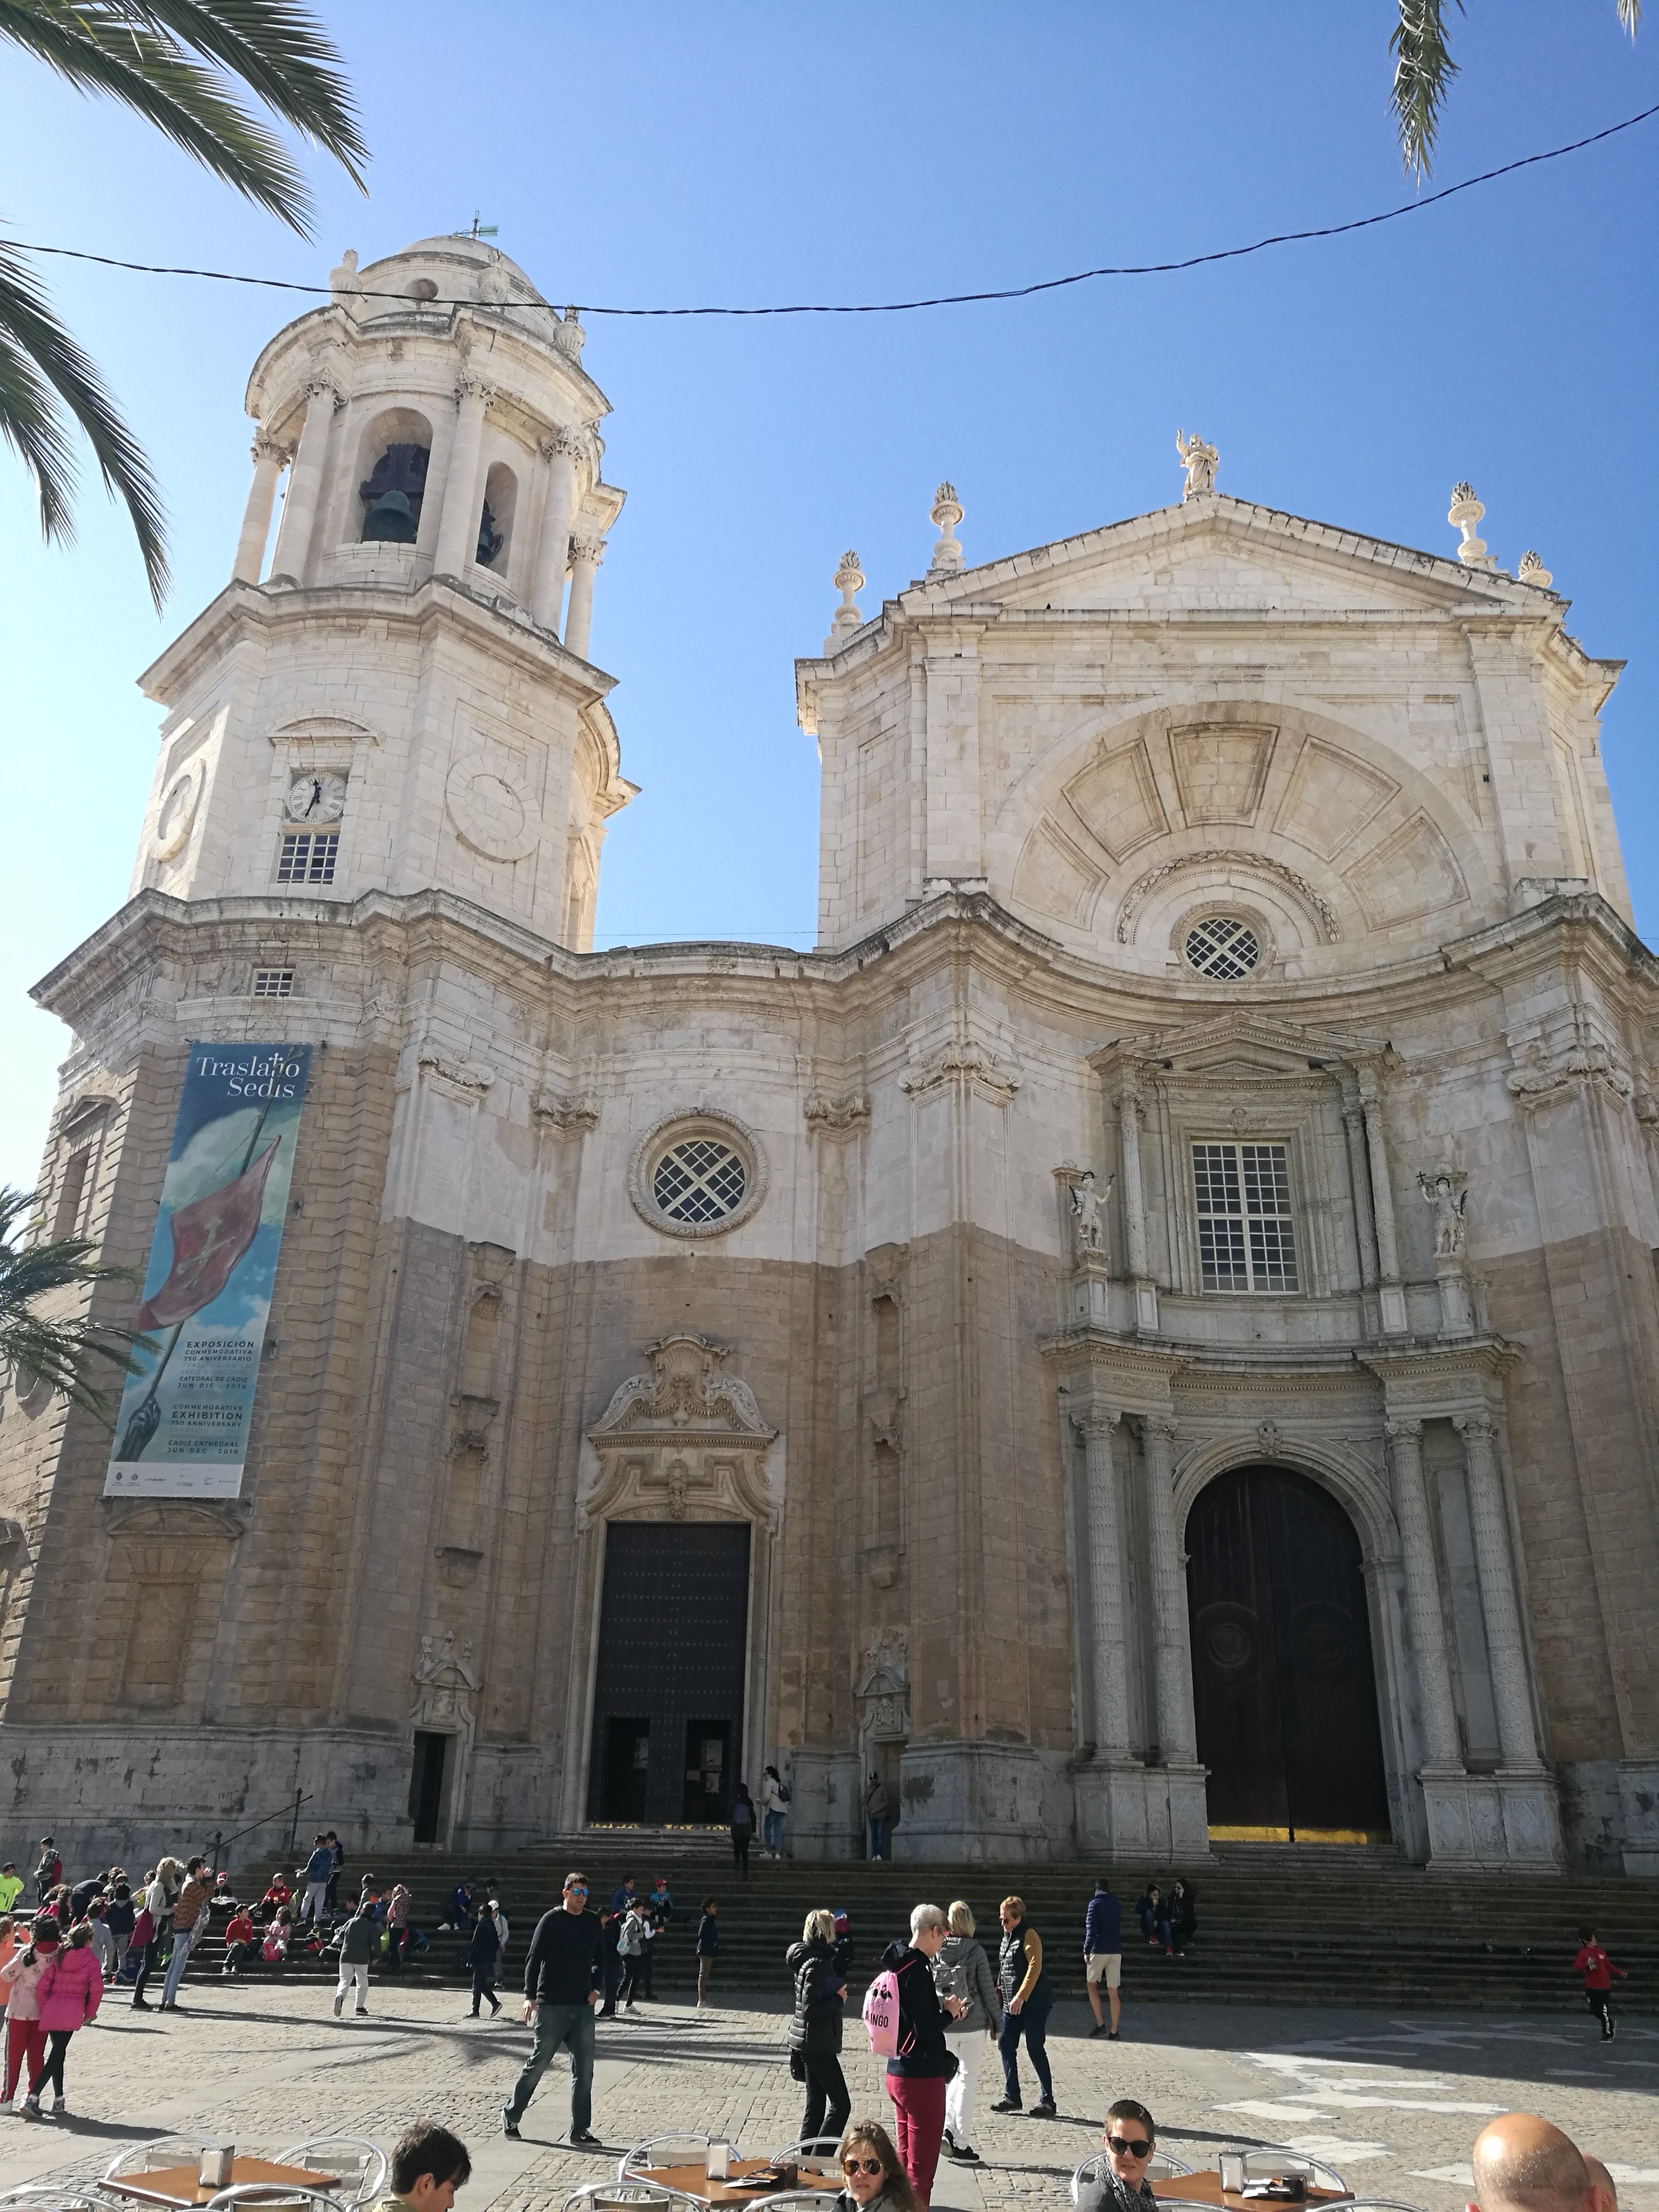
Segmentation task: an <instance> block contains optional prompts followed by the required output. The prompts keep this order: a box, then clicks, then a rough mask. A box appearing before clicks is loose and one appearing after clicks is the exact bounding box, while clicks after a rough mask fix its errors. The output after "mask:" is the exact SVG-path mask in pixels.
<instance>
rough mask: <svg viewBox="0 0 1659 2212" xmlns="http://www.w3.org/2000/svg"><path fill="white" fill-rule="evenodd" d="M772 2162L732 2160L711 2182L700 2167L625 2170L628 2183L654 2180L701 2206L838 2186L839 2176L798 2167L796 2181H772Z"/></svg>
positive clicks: (748, 2201) (755, 2200)
mask: <svg viewBox="0 0 1659 2212" xmlns="http://www.w3.org/2000/svg"><path fill="white" fill-rule="evenodd" d="M761 2173H765V2174H770V2175H771V2176H772V2177H773V2179H770V2180H769V2181H750V2182H748V2183H747V2185H745V2176H747V2175H750V2174H761ZM776 2175H777V2166H776V2162H775V2160H772V2159H769V2158H734V2159H733V2160H732V2171H731V2172H730V2174H729V2175H728V2176H727V2178H726V2179H725V2180H724V2181H714V2180H711V2179H709V2177H708V2174H707V2173H706V2172H704V2170H703V2168H702V2166H630V2167H629V2171H628V2176H627V2179H628V2180H629V2181H654V2182H657V2183H659V2185H661V2186H662V2187H663V2188H665V2189H678V2190H679V2191H681V2192H682V2193H683V2194H684V2196H687V2197H701V2198H702V2201H703V2203H705V2204H755V2203H759V2201H760V2199H761V2198H762V2197H775V2196H777V2195H779V2194H780V2193H781V2191H783V2190H784V2189H785V2188H786V2187H788V2188H794V2189H822V2190H825V2191H829V2194H830V2195H832V2196H833V2195H834V2193H835V2191H836V2190H838V2189H839V2188H840V2187H841V2176H840V2174H839V2173H816V2172H812V2171H811V2169H810V2168H808V2167H806V2166H802V2167H801V2168H800V2169H799V2174H798V2177H797V2179H795V2180H794V2181H793V2182H792V2183H785V2182H781V2181H780V2180H778V2179H776Z"/></svg>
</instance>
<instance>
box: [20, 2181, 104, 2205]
mask: <svg viewBox="0 0 1659 2212" xmlns="http://www.w3.org/2000/svg"><path fill="white" fill-rule="evenodd" d="M95 2186H96V2185H94V2194H92V2195H90V2196H89V2195H88V2193H87V2191H85V2190H84V2189H74V2188H71V2187H70V2185H68V2184H67V2183H66V2182H62V2181H26V2182H24V2183H23V2184H22V2185H21V2187H20V2188H17V2189H8V2190H6V2191H3V2192H0V2204H6V2205H13V2204H15V2205H16V2206H17V2207H18V2212H111V2207H112V2204H113V2203H114V2202H115V2200H114V2199H113V2198H112V2197H100V2196H99V2195H97V2194H96V2193H95Z"/></svg>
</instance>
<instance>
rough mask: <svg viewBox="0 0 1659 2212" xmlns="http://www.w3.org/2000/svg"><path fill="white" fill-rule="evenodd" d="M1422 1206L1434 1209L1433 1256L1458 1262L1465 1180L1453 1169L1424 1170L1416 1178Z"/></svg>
mask: <svg viewBox="0 0 1659 2212" xmlns="http://www.w3.org/2000/svg"><path fill="white" fill-rule="evenodd" d="M1417 1181H1418V1187H1419V1189H1420V1190H1421V1191H1422V1193H1423V1199H1424V1202H1425V1205H1428V1206H1432V1207H1433V1208H1434V1256H1435V1258H1436V1259H1437V1260H1461V1259H1462V1256H1463V1237H1464V1221H1463V1209H1464V1207H1465V1206H1467V1205H1468V1200H1469V1194H1468V1178H1467V1176H1462V1175H1460V1174H1459V1173H1458V1172H1457V1171H1456V1170H1455V1169H1453V1168H1436V1169H1433V1170H1425V1171H1423V1172H1422V1173H1420V1174H1419V1176H1418V1178H1417Z"/></svg>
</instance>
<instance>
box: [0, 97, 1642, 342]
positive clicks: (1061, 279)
mask: <svg viewBox="0 0 1659 2212" xmlns="http://www.w3.org/2000/svg"><path fill="white" fill-rule="evenodd" d="M1656 115H1659V104H1656V105H1655V106H1652V107H1644V109H1643V110H1642V112H1641V113H1640V114H1639V115H1629V116H1626V118H1625V120H1624V121H1623V122H1622V123H1610V124H1609V125H1607V129H1606V130H1605V131H1592V132H1591V133H1590V135H1589V137H1588V138H1575V139H1573V140H1572V142H1571V144H1569V145H1565V146H1552V147H1550V148H1549V149H1548V150H1547V152H1545V153H1541V154H1523V155H1521V156H1520V157H1519V158H1518V159H1517V160H1516V161H1505V162H1504V163H1502V164H1501V165H1500V166H1499V167H1498V168H1495V169H1483V170H1482V171H1481V172H1480V175H1479V176H1475V177H1465V178H1463V179H1462V181H1461V182H1459V183H1457V184H1455V185H1443V187H1442V188H1441V190H1440V191H1437V192H1427V193H1425V194H1424V195H1423V196H1422V197H1420V198H1418V199H1412V200H1406V201H1403V202H1402V203H1401V205H1400V206H1398V207H1392V208H1384V209H1383V210H1382V212H1381V213H1380V214H1377V215H1362V216H1355V217H1353V219H1352V221H1351V222H1331V223H1323V224H1321V225H1320V226H1318V227H1317V228H1314V229H1310V230H1282V231H1276V232H1275V233H1274V234H1273V235H1272V236H1271V237H1269V238H1258V239H1254V240H1251V242H1250V243H1249V245H1248V246H1220V247H1218V248H1217V249H1216V250H1215V251H1214V252H1211V253H1192V254H1188V255H1187V256H1186V258H1184V259H1182V260H1179V261H1143V262H1133V263H1126V264H1120V265H1117V266H1115V267H1103V268H1099V269H1079V270H1076V271H1075V272H1074V273H1073V275H1071V276H1045V277H1042V278H1039V279H1038V280H1037V281H1036V282H1035V283H1030V284H1011V285H1007V286H1005V287H1004V288H1002V289H1000V290H997V291H989V292H944V293H940V294H939V295H936V296H934V297H933V298H929V299H922V300H878V301H859V302H854V301H847V302H838V303H825V302H812V301H802V302H799V303H794V304H788V305H779V306H775V307H604V306H600V305H599V304H598V303H596V302H594V301H574V302H573V303H572V304H573V305H574V308H575V311H576V313H578V314H580V315H620V316H629V317H653V318H657V317H673V316H688V315H732V316H738V315H908V314H913V313H916V312H917V311H918V310H919V309H921V308H924V307H980V306H983V305H986V304H988V303H990V302H992V301H999V300H1029V299H1031V298H1034V297H1035V296H1036V294H1038V293H1040V292H1059V291H1063V290H1065V289H1066V287H1067V286H1069V285H1073V284H1088V283H1093V282H1094V281H1095V280H1096V279H1097V278H1098V277H1103V276H1176V275H1178V274H1179V273H1180V272H1181V271H1182V270H1188V269H1203V268H1206V267H1208V266H1209V265H1210V264H1212V263H1215V262H1218V261H1242V260H1243V259H1244V258H1245V257H1246V256H1247V255H1249V254H1252V253H1264V252H1266V251H1267V248H1268V247H1269V246H1297V245H1301V244H1303V243H1304V242H1306V241H1308V240H1312V239H1318V238H1342V237H1346V235H1347V234H1348V233H1350V232H1351V231H1356V230H1370V229H1372V228H1375V226H1376V224H1378V223H1383V222H1398V220H1399V219H1400V217H1401V216H1407V215H1419V214H1421V213H1422V211H1423V210H1424V209H1425V208H1431V207H1435V206H1437V204H1439V203H1440V202H1441V201H1443V200H1449V199H1453V198H1455V197H1456V195H1457V194H1458V193H1459V192H1468V191H1474V188H1475V186H1476V185H1490V184H1492V183H1494V182H1495V181H1496V180H1497V179H1498V178H1499V177H1508V176H1513V175H1514V173H1516V170H1517V169H1530V168H1534V167H1537V165H1538V164H1539V163H1540V162H1541V161H1559V160H1561V158H1562V156H1563V155H1567V154H1580V153H1583V150H1584V149H1585V148H1586V147H1587V146H1599V145H1600V144H1601V143H1602V141H1603V140H1604V139H1607V138H1616V137H1618V136H1619V134H1620V131H1633V130H1634V129H1635V128H1636V126H1637V125H1638V123H1647V122H1650V121H1651V120H1652V118H1654V117H1655V116H1656ZM455 235H456V236H458V237H462V238H464V237H465V236H466V235H467V234H466V233H465V231H461V232H457V233H456V234H455ZM0 242H3V243H4V244H6V245H8V246H15V247H16V248H17V249H18V250H19V251H20V252H27V253H41V254H51V255H53V256H55V257H56V258H58V259H60V260H64V261H89V262H92V263H94V264H96V265H97V266H98V267H100V268H102V269H125V270H130V271H131V273H132V274H134V275H136V276H201V277H206V278H208V279H209V280H210V281H211V282H212V283H218V284H252V285H257V286H258V287H259V288H260V289H262V290H264V291H268V292H299V293H303V294H305V295H307V296H310V297H313V298H318V299H327V298H331V297H332V296H333V288H332V287H331V285H327V284H301V283H295V282H293V281H291V280H290V279H289V278H286V277H282V276H245V275H242V274H240V273H239V272H237V271H235V270H228V269H194V268H187V267H178V266H174V265H172V264H163V263H156V262H149V261H123V260H121V259H119V258H117V257H116V256H115V255H114V254H110V253H91V252H87V251H85V250H84V249H83V248H82V247H79V246H36V245H32V244H30V243H29V242H28V241H27V240H24V239H18V238H13V239H7V240H3V241H0ZM347 296H349V297H350V298H353V299H360V300H395V301H398V302H399V303H400V304H401V305H403V306H404V307H407V306H409V304H410V299H409V295H408V294H407V293H406V292H380V291H371V290H369V289H368V288H367V287H365V286H359V285H354V286H353V287H352V288H351V289H350V292H349V295H347ZM478 304H479V302H478V301H477V300H473V299H468V300H459V299H458V300H444V299H437V298H434V299H430V300H422V301H421V302H420V305H421V306H422V307H477V306H478ZM489 304H490V305H493V306H501V307H527V306H538V305H539V306H544V307H545V306H547V305H549V304H550V303H549V302H547V301H492V302H489Z"/></svg>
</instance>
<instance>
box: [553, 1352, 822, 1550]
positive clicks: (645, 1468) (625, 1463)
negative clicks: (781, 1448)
mask: <svg viewBox="0 0 1659 2212" xmlns="http://www.w3.org/2000/svg"><path fill="white" fill-rule="evenodd" d="M646 1354H647V1358H649V1360H650V1362H651V1372H650V1373H649V1374H648V1375H630V1376H629V1378H628V1380H627V1382H625V1383H623V1385H622V1387H621V1388H620V1389H618V1390H617V1393H616V1395H615V1396H614V1397H613V1398H612V1399H611V1403H610V1405H609V1406H608V1407H606V1408H605V1414H604V1417H603V1419H600V1420H599V1421H597V1422H596V1423H595V1424H594V1425H593V1426H592V1428H591V1429H590V1430H589V1431H588V1432H587V1435H588V1442H589V1443H591V1444H592V1447H593V1449H594V1451H595V1452H596V1453H597V1454H598V1455H599V1473H598V1474H597V1476H595V1477H594V1478H593V1480H592V1482H591V1485H590V1486H588V1487H587V1488H586V1490H585V1491H584V1492H583V1493H582V1494H581V1495H580V1496H579V1498H577V1501H576V1525H577V1527H578V1528H586V1527H587V1525H588V1523H589V1522H590V1521H596V1520H598V1521H617V1520H641V1521H660V1520H670V1521H686V1520H690V1521H711V1520H713V1521H729V1520H738V1521H758V1522H763V1524H764V1525H765V1528H766V1529H767V1531H768V1533H769V1534H772V1535H775V1534H776V1533H777V1525H778V1515H779V1511H780V1509H781V1504H782V1501H781V1498H775V1497H774V1495H773V1493H772V1490H771V1486H770V1485H769V1481H768V1480H767V1472H766V1455H767V1452H768V1451H769V1449H770V1447H771V1445H772V1443H773V1441H774V1439H775V1437H776V1436H777V1431H776V1430H775V1429H773V1428H769V1427H768V1426H767V1425H766V1423H765V1422H764V1421H763V1419H761V1414H760V1408H759V1407H758V1406H757V1404H756V1403H755V1394H754V1392H753V1391H752V1390H751V1389H750V1388H749V1385H748V1384H747V1383H744V1382H742V1381H741V1380H740V1379H739V1378H738V1376H735V1375H728V1374H726V1372H725V1366H726V1358H727V1353H726V1350H725V1348H724V1347H723V1346H720V1345H717V1344H714V1343H713V1342H711V1341H710V1340H709V1339H708V1338H707V1337H703V1336H693V1335H690V1334H686V1335H684V1336H665V1337H664V1338H663V1339H662V1340H661V1341H660V1343H658V1344H652V1345H647V1346H646Z"/></svg>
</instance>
